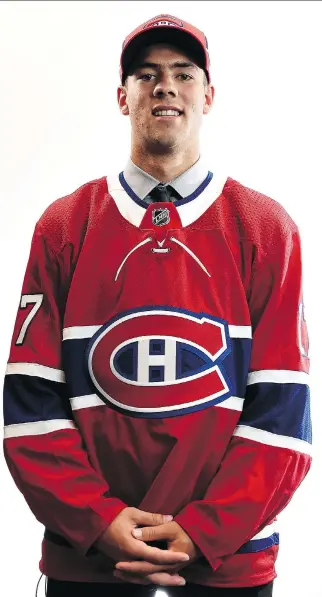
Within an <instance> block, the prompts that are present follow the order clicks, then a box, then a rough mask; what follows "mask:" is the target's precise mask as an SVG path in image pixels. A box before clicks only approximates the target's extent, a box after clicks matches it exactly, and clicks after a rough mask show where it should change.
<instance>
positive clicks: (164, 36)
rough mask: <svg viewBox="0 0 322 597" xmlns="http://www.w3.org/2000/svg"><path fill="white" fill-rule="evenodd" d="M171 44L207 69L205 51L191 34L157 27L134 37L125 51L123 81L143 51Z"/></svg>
mask: <svg viewBox="0 0 322 597" xmlns="http://www.w3.org/2000/svg"><path fill="white" fill-rule="evenodd" d="M162 42H163V43H169V44H171V45H173V46H175V47H177V48H178V49H181V50H183V51H184V53H185V54H187V56H188V57H189V58H191V59H192V60H193V61H194V62H195V64H197V66H199V67H200V68H202V69H204V70H205V69H206V56H205V50H204V48H203V47H202V45H201V43H200V42H199V41H198V40H197V39H196V38H195V37H193V35H192V34H191V33H188V32H187V31H182V30H180V29H177V28H176V27H162V26H161V27H156V28H153V29H149V30H148V31H142V32H141V33H139V35H137V36H136V37H134V38H133V39H132V40H131V41H130V43H129V44H128V45H127V46H126V48H125V49H124V50H123V54H122V61H121V64H122V70H123V81H124V79H125V77H126V76H127V75H128V74H129V72H130V71H131V66H132V68H133V65H134V64H135V63H136V62H137V60H138V59H139V56H140V54H141V53H142V51H143V50H144V49H145V48H147V47H148V46H149V45H151V44H154V43H162Z"/></svg>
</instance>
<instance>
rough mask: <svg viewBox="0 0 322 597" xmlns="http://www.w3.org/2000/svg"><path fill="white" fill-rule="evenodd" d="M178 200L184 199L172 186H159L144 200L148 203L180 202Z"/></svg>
mask: <svg viewBox="0 0 322 597" xmlns="http://www.w3.org/2000/svg"><path fill="white" fill-rule="evenodd" d="M178 199H182V197H181V195H180V194H179V193H177V191H175V190H174V188H173V187H172V186H171V185H169V184H168V185H163V184H158V185H157V186H156V187H154V189H152V191H151V193H149V195H147V196H146V197H145V198H144V201H145V202H146V203H156V202H159V201H162V202H164V201H171V203H173V202H174V201H178Z"/></svg>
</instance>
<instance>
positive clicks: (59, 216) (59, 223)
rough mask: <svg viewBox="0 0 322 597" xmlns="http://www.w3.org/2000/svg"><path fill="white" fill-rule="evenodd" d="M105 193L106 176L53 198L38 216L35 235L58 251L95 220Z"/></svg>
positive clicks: (83, 232)
mask: <svg viewBox="0 0 322 597" xmlns="http://www.w3.org/2000/svg"><path fill="white" fill-rule="evenodd" d="M107 193H108V189H107V181H106V177H101V178H97V179H95V180H91V181H89V182H86V183H85V184H83V185H82V186H80V187H78V188H77V189H76V190H74V191H72V192H71V193H69V194H68V195H65V196H63V197H60V198H58V199H56V200H55V201H53V202H52V203H51V204H50V205H49V206H48V207H47V208H46V209H45V211H44V212H43V213H42V215H41V216H40V218H39V220H38V222H37V226H36V228H37V231H38V233H40V234H41V235H43V236H44V237H45V238H46V240H47V241H48V244H49V245H50V246H51V247H52V249H53V250H54V251H56V252H57V251H59V250H60V248H61V247H62V246H63V245H64V244H66V243H67V242H73V239H74V238H75V239H76V238H78V237H80V236H81V235H84V234H85V232H86V229H87V226H88V224H89V220H90V219H91V218H93V217H94V218H95V212H97V210H98V208H99V206H100V205H102V202H103V201H104V198H106V197H107Z"/></svg>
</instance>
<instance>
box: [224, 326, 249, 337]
mask: <svg viewBox="0 0 322 597" xmlns="http://www.w3.org/2000/svg"><path fill="white" fill-rule="evenodd" d="M228 329H229V335H230V337H231V338H252V328H251V326H250V325H229V326H228Z"/></svg>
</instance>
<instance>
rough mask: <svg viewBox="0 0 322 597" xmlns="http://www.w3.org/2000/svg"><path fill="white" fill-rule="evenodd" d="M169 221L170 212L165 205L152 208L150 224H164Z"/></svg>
mask: <svg viewBox="0 0 322 597" xmlns="http://www.w3.org/2000/svg"><path fill="white" fill-rule="evenodd" d="M169 222H170V212H169V210H168V208H167V207H164V208H161V209H154V210H153V211H152V224H153V225H154V226H165V225H166V224H169Z"/></svg>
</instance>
